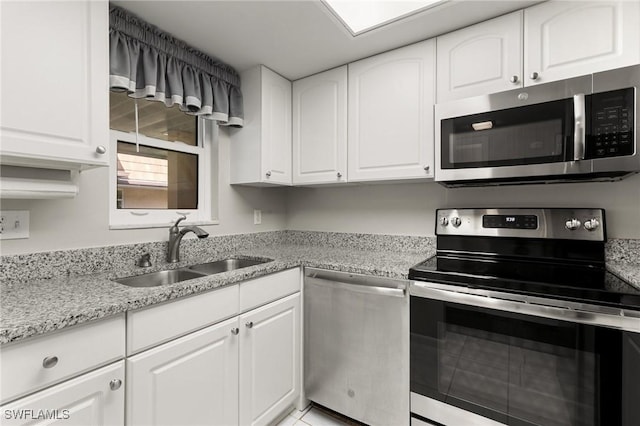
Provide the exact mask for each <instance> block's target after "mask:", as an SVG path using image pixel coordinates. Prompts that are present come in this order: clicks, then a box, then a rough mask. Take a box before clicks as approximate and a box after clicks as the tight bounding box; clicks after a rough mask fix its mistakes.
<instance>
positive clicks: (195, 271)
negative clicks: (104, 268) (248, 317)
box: [114, 258, 272, 287]
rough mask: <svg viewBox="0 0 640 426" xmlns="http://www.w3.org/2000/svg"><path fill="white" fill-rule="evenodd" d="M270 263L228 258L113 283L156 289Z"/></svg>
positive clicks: (262, 260) (263, 260)
mask: <svg viewBox="0 0 640 426" xmlns="http://www.w3.org/2000/svg"><path fill="white" fill-rule="evenodd" d="M271 261H272V260H271V259H236V258H229V259H222V260H218V261H216V262H208V263H201V264H198V265H193V266H189V267H185V268H179V269H171V270H168V271H158V272H150V273H148V274H142V275H136V276H134V277H127V278H120V279H117V280H114V281H115V282H117V283H120V284H124V285H127V286H129V287H157V286H161V285H168V284H174V283H177V282H180V281H186V280H191V279H193V278H202V277H205V276H207V275H213V274H219V273H221V272H227V271H234V270H236V269H241V268H247V267H249V266H254V265H260V264H261V263H267V262H271Z"/></svg>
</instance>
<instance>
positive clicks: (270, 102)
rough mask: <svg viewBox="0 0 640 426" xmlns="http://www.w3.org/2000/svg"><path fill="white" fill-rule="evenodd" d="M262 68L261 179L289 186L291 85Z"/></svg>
mask: <svg viewBox="0 0 640 426" xmlns="http://www.w3.org/2000/svg"><path fill="white" fill-rule="evenodd" d="M262 68H263V69H262V176H264V180H265V182H270V183H278V184H285V185H291V82H290V81H289V80H287V79H285V78H283V77H281V76H279V75H278V74H276V73H275V72H273V71H271V70H270V69H268V68H266V67H262Z"/></svg>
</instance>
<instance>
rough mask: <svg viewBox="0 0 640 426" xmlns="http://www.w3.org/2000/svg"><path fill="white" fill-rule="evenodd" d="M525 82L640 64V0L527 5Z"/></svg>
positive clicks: (543, 80)
mask: <svg viewBox="0 0 640 426" xmlns="http://www.w3.org/2000/svg"><path fill="white" fill-rule="evenodd" d="M524 29H525V31H524V43H525V59H524V71H525V85H530V84H538V83H546V82H549V81H554V80H560V79H563V78H569V77H574V76H579V75H584V74H590V73H593V72H599V71H604V70H607V69H612V68H618V67H624V66H627V65H633V64H637V63H640V46H639V40H640V2H638V1H620V2H596V1H582V2H573V1H550V2H545V3H542V4H539V5H537V6H533V7H530V8H528V9H525V12H524Z"/></svg>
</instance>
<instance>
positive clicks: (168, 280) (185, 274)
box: [115, 268, 205, 287]
mask: <svg viewBox="0 0 640 426" xmlns="http://www.w3.org/2000/svg"><path fill="white" fill-rule="evenodd" d="M204 276H205V274H201V273H198V272H195V271H191V270H189V269H186V268H182V269H171V270H169V271H158V272H150V273H148V274H143V275H136V276H134V277H127V278H121V279H119V280H115V281H116V282H118V283H120V284H124V285H128V286H129V287H157V286H161V285H167V284H174V283H177V282H180V281H186V280H191V279H193V278H202V277H204Z"/></svg>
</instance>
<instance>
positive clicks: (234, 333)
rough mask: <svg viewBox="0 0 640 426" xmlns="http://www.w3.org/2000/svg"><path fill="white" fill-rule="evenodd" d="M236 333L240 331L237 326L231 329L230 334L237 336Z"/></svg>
mask: <svg viewBox="0 0 640 426" xmlns="http://www.w3.org/2000/svg"><path fill="white" fill-rule="evenodd" d="M238 333H240V329H239V328H238V327H235V328H232V329H231V334H233V335H234V336H237V335H238Z"/></svg>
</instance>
